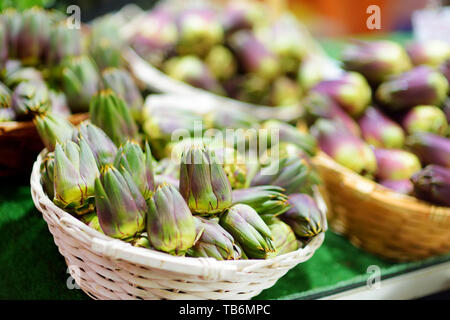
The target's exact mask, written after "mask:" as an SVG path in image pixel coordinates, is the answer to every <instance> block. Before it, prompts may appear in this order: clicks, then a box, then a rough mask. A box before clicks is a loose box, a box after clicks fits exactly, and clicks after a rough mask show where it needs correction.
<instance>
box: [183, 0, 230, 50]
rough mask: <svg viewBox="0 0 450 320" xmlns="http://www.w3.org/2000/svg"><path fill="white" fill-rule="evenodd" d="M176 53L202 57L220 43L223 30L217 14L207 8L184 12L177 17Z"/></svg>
mask: <svg viewBox="0 0 450 320" xmlns="http://www.w3.org/2000/svg"><path fill="white" fill-rule="evenodd" d="M177 26H178V43H177V51H178V52H179V53H180V54H181V55H186V54H195V55H198V56H204V55H205V54H206V53H207V52H208V51H209V50H210V49H211V47H213V46H214V45H215V44H218V43H221V42H222V40H223V37H224V30H223V28H222V26H221V25H220V21H219V20H218V18H217V14H216V12H215V11H214V10H210V9H208V8H198V9H197V8H192V9H188V10H184V11H183V12H181V14H180V15H179V16H178V19H177Z"/></svg>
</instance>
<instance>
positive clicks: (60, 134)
mask: <svg viewBox="0 0 450 320" xmlns="http://www.w3.org/2000/svg"><path fill="white" fill-rule="evenodd" d="M33 123H34V125H35V127H36V130H37V132H38V134H39V136H40V137H41V140H42V142H43V144H44V146H45V147H46V148H47V150H48V151H53V150H54V149H55V145H56V144H57V143H64V142H66V141H68V140H70V139H72V135H73V133H74V132H75V128H74V126H73V125H72V124H71V123H70V122H69V121H67V120H66V119H64V118H63V117H60V116H57V115H55V114H52V113H46V114H42V115H38V116H36V117H34V119H33Z"/></svg>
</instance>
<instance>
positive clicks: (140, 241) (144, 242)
mask: <svg viewBox="0 0 450 320" xmlns="http://www.w3.org/2000/svg"><path fill="white" fill-rule="evenodd" d="M131 244H132V245H133V246H134V247H139V248H146V249H151V248H152V246H151V244H150V240H149V239H148V234H147V232H142V233H141V234H138V235H136V236H135V237H134V238H133V240H131Z"/></svg>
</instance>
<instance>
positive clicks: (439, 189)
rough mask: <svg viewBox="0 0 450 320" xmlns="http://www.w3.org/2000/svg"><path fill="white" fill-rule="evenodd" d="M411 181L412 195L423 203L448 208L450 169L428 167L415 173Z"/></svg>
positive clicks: (449, 202)
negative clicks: (427, 202)
mask: <svg viewBox="0 0 450 320" xmlns="http://www.w3.org/2000/svg"><path fill="white" fill-rule="evenodd" d="M411 181H412V183H413V185H414V195H415V196H416V197H418V198H420V199H423V200H425V201H429V202H432V203H436V204H439V205H444V206H447V207H448V206H450V169H448V168H444V167H441V166H438V165H428V166H426V167H425V168H424V169H422V170H421V171H419V172H417V173H416V174H415V175H414V176H413V177H412V178H411Z"/></svg>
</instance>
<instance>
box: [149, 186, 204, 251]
mask: <svg viewBox="0 0 450 320" xmlns="http://www.w3.org/2000/svg"><path fill="white" fill-rule="evenodd" d="M147 233H148V235H149V240H150V243H151V245H152V247H154V248H155V249H157V250H160V251H164V252H167V253H169V254H172V255H184V254H185V253H186V251H187V250H188V249H189V248H191V247H192V246H193V245H194V243H195V240H196V238H197V232H196V228H195V221H194V217H193V216H192V213H191V211H190V210H189V207H188V206H187V204H186V202H185V201H184V199H183V197H182V196H181V195H180V193H179V192H178V191H177V189H175V188H174V187H173V186H172V185H170V184H163V185H161V186H159V187H158V188H157V189H156V191H155V193H154V194H153V196H152V198H150V200H149V201H148V211H147Z"/></svg>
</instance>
